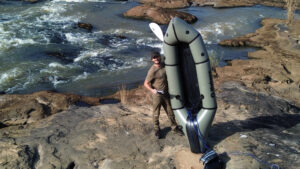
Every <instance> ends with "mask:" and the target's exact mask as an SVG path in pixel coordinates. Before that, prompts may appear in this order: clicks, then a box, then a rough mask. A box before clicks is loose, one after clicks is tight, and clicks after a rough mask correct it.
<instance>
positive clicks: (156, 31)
mask: <svg viewBox="0 0 300 169" xmlns="http://www.w3.org/2000/svg"><path fill="white" fill-rule="evenodd" d="M149 27H150V29H151V30H152V32H153V33H154V35H155V36H156V37H157V38H158V39H159V40H161V41H164V34H163V32H162V30H161V28H160V27H159V25H158V24H157V23H154V22H151V23H150V24H149Z"/></svg>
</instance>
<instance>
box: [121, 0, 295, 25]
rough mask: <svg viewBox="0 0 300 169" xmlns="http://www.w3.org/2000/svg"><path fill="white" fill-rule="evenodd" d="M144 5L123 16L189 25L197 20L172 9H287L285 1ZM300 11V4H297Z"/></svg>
mask: <svg viewBox="0 0 300 169" xmlns="http://www.w3.org/2000/svg"><path fill="white" fill-rule="evenodd" d="M139 2H140V3H142V4H143V5H140V6H136V7H133V8H132V9H130V10H128V11H127V12H125V13H123V16H125V17H129V18H135V19H147V20H151V21H153V22H156V23H158V24H168V23H169V22H170V20H171V18H172V17H174V16H177V17H179V18H181V19H183V20H185V21H186V22H188V23H194V22H196V21H197V18H196V17H195V16H193V15H191V14H188V13H184V12H179V11H175V10H170V9H176V8H186V7H189V6H213V7H215V8H228V7H240V6H253V5H266V6H274V7H281V8H285V7H286V2H285V0H140V1H139ZM296 3H297V7H296V9H300V2H296Z"/></svg>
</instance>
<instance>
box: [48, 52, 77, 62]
mask: <svg viewBox="0 0 300 169" xmlns="http://www.w3.org/2000/svg"><path fill="white" fill-rule="evenodd" d="M46 54H47V55H48V56H52V57H55V58H58V59H60V60H62V61H64V62H65V63H71V62H73V58H70V57H68V54H66V53H63V52H46Z"/></svg>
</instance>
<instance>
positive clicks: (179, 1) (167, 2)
mask: <svg viewBox="0 0 300 169" xmlns="http://www.w3.org/2000/svg"><path fill="white" fill-rule="evenodd" d="M140 2H141V3H144V4H149V5H151V6H156V7H161V8H185V7H189V6H190V2H189V0H172V1H171V0H141V1H140Z"/></svg>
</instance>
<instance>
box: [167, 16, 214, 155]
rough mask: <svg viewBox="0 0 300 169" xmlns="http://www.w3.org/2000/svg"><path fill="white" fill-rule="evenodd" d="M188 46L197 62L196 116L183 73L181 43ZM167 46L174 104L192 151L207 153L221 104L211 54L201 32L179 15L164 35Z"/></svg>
mask: <svg viewBox="0 0 300 169" xmlns="http://www.w3.org/2000/svg"><path fill="white" fill-rule="evenodd" d="M182 44H185V45H188V46H189V48H190V51H191V53H192V57H193V60H194V63H195V68H196V74H197V81H198V85H199V92H200V97H201V100H202V108H201V109H200V110H199V111H198V112H197V113H196V114H194V115H192V114H191V113H190V110H188V109H187V107H185V104H184V103H185V98H184V93H183V83H185V82H184V81H183V80H182V79H183V78H182V77H181V76H182V75H181V73H180V66H179V65H180V63H179V60H180V57H185V56H181V55H182V54H181V52H179V50H178V49H179V47H180V45H182ZM163 49H164V53H165V57H166V60H165V65H166V72H167V78H168V85H169V94H170V97H171V105H172V109H173V111H174V114H175V117H176V120H177V122H178V123H179V125H181V126H182V127H183V132H184V134H185V136H186V137H187V138H188V142H189V145H190V148H191V151H192V152H194V153H204V152H205V151H206V150H207V149H208V146H207V144H206V141H205V137H206V136H207V133H208V130H209V128H210V126H211V123H212V121H213V119H214V116H215V113H216V110H217V103H216V96H215V91H214V87H213V80H212V76H211V67H210V62H209V57H208V55H207V51H206V49H205V46H204V43H203V40H202V37H201V35H200V33H199V32H198V31H197V30H195V29H194V28H193V27H192V26H191V25H189V24H187V23H186V22H184V21H183V20H181V19H179V18H177V17H175V18H173V19H172V20H171V22H170V23H169V26H168V29H167V31H166V33H165V36H164V44H163Z"/></svg>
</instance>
